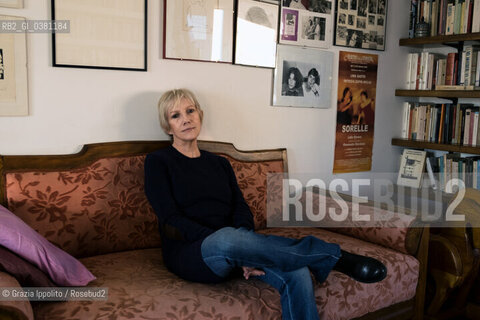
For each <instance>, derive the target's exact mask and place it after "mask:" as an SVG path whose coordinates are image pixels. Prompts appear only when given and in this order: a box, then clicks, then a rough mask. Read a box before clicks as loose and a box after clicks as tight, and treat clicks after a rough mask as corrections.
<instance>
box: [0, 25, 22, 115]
mask: <svg viewBox="0 0 480 320" xmlns="http://www.w3.org/2000/svg"><path fill="white" fill-rule="evenodd" d="M0 19H1V20H17V21H19V23H22V22H25V18H21V17H13V16H0ZM26 115H28V78H27V42H26V36H25V33H23V32H16V33H6V32H5V33H0V116H26Z"/></svg>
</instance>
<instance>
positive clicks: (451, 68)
mask: <svg viewBox="0 0 480 320" xmlns="http://www.w3.org/2000/svg"><path fill="white" fill-rule="evenodd" d="M456 55H457V53H455V52H450V53H449V54H448V55H447V65H446V70H445V85H448V86H451V85H453V84H454V83H453V78H454V76H453V74H454V72H455V60H456V59H455V57H456Z"/></svg>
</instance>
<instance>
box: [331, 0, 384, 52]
mask: <svg viewBox="0 0 480 320" xmlns="http://www.w3.org/2000/svg"><path fill="white" fill-rule="evenodd" d="M336 1H337V5H336V10H335V32H334V35H335V40H334V45H336V46H343V47H351V48H359V49H371V50H380V51H384V50H385V35H386V32H385V27H386V25H387V24H386V20H387V0H336Z"/></svg>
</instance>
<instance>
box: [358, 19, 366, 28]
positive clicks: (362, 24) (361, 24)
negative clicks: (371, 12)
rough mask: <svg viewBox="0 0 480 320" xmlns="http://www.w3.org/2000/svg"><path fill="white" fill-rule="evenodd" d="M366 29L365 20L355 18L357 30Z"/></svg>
mask: <svg viewBox="0 0 480 320" xmlns="http://www.w3.org/2000/svg"><path fill="white" fill-rule="evenodd" d="M366 27H367V19H366V18H357V29H365V28H366Z"/></svg>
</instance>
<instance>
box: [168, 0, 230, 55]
mask: <svg viewBox="0 0 480 320" xmlns="http://www.w3.org/2000/svg"><path fill="white" fill-rule="evenodd" d="M164 12H165V17H164V29H163V30H164V44H163V57H164V58H165V59H185V60H199V61H212V62H224V63H232V60H233V22H234V20H233V19H234V0H165V6H164Z"/></svg>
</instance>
